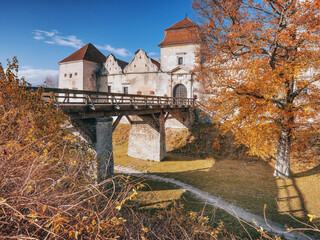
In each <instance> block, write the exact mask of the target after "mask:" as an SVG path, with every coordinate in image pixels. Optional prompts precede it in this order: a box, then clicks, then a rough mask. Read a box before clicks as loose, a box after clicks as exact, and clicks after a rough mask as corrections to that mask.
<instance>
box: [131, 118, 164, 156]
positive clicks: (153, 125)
mask: <svg viewBox="0 0 320 240" xmlns="http://www.w3.org/2000/svg"><path fill="white" fill-rule="evenodd" d="M130 123H131V128H130V137H129V146H128V156H130V157H135V158H141V159H145V160H153V161H161V160H162V159H163V158H164V157H165V156H166V141H165V140H166V139H165V138H166V135H165V124H164V123H165V120H164V115H163V113H162V112H161V113H157V114H148V115H140V116H131V117H130Z"/></svg>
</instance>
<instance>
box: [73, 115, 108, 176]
mask: <svg viewBox="0 0 320 240" xmlns="http://www.w3.org/2000/svg"><path fill="white" fill-rule="evenodd" d="M112 120H113V119H112V118H111V117H104V118H89V119H81V120H80V119H79V120H73V121H72V124H73V125H74V126H75V128H76V129H78V131H79V132H80V133H81V134H82V136H83V137H84V138H85V139H88V140H90V142H91V143H92V144H93V145H94V147H95V150H96V154H97V165H96V166H97V180H98V182H101V181H103V180H105V179H106V178H108V177H110V176H112V175H113V170H114V162H113V147H112Z"/></svg>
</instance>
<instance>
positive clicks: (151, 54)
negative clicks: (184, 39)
mask: <svg viewBox="0 0 320 240" xmlns="http://www.w3.org/2000/svg"><path fill="white" fill-rule="evenodd" d="M148 56H150V57H151V56H159V53H156V52H149V53H148Z"/></svg>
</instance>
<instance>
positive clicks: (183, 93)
mask: <svg viewBox="0 0 320 240" xmlns="http://www.w3.org/2000/svg"><path fill="white" fill-rule="evenodd" d="M187 96H188V92H187V88H186V87H185V86H184V85H183V84H178V85H177V86H175V87H174V89H173V97H177V98H187Z"/></svg>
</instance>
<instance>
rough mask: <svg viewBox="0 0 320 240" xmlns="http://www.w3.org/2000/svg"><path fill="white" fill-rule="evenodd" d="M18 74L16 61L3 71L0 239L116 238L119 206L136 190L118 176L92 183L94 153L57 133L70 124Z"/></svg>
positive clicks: (0, 77)
mask: <svg viewBox="0 0 320 240" xmlns="http://www.w3.org/2000/svg"><path fill="white" fill-rule="evenodd" d="M17 73H18V66H17V60H16V58H14V59H13V60H12V61H11V62H10V61H8V67H7V69H6V71H4V70H3V68H2V66H1V65H0V118H1V121H0V173H1V175H0V238H1V239H45V238H46V239H48V238H62V239H69V238H78V236H82V238H87V239H91V238H95V237H108V238H112V237H116V236H118V235H119V234H120V233H121V231H122V226H121V224H119V223H121V221H122V220H121V218H118V217H117V216H116V213H117V212H118V211H116V207H118V206H119V202H120V203H121V202H123V200H124V199H126V198H127V197H128V196H130V195H131V194H132V192H131V189H133V188H134V185H133V184H132V183H130V182H128V181H127V180H122V179H120V177H118V178H112V179H108V180H106V181H105V182H103V183H101V184H100V185H97V184H95V181H94V177H95V175H94V171H93V169H94V168H93V167H92V163H93V162H94V156H93V155H92V154H91V152H92V151H88V146H86V145H84V143H81V142H79V141H77V140H76V139H75V138H74V136H73V135H71V134H70V133H68V132H67V130H65V129H64V128H63V127H62V126H63V125H64V123H65V122H66V121H68V117H67V116H65V115H64V114H63V113H62V111H61V110H60V109H58V108H56V107H55V106H54V104H53V103H49V104H46V103H45V102H44V101H42V92H41V90H39V91H38V92H33V93H30V92H29V91H27V90H26V89H25V87H26V86H27V83H26V82H25V81H24V80H23V79H22V80H20V79H18V77H17ZM106 184H107V185H108V186H109V188H106V187H105V185H106ZM119 184H121V188H120V187H119ZM114 189H118V190H117V191H114ZM111 196H112V197H111ZM101 203H103V204H101ZM102 225H103V226H104V228H103V229H101V227H100V226H102Z"/></svg>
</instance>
